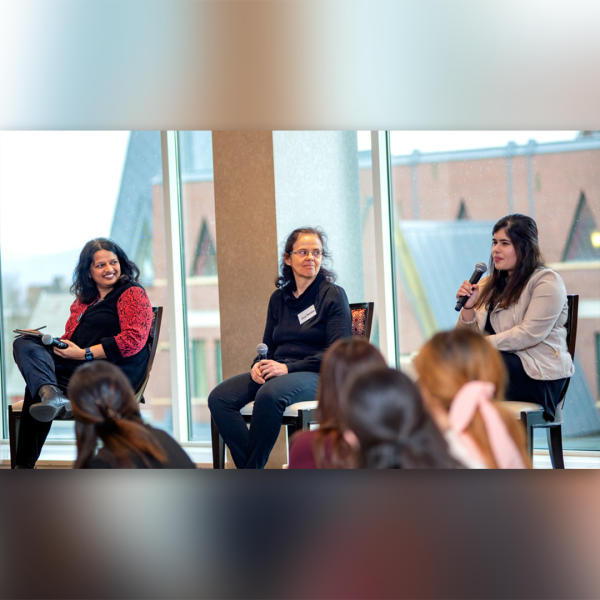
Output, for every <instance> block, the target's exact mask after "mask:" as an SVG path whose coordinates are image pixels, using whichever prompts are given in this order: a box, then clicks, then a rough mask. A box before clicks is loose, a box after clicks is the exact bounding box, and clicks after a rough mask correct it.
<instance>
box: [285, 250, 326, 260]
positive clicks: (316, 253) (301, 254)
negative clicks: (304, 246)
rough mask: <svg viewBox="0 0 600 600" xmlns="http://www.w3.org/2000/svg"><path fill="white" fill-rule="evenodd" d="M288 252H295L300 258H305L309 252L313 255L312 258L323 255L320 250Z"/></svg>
mask: <svg viewBox="0 0 600 600" xmlns="http://www.w3.org/2000/svg"><path fill="white" fill-rule="evenodd" d="M290 254H297V255H298V256H299V257H300V258H306V257H307V256H308V255H309V254H312V255H313V258H321V256H323V251H322V250H294V252H290Z"/></svg>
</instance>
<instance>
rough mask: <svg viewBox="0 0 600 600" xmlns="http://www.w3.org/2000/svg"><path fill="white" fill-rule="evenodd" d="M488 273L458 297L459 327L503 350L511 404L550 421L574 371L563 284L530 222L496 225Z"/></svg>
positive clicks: (519, 219)
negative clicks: (539, 411)
mask: <svg viewBox="0 0 600 600" xmlns="http://www.w3.org/2000/svg"><path fill="white" fill-rule="evenodd" d="M489 272H490V275H489V276H487V277H485V278H484V279H482V280H481V282H480V283H479V284H471V283H469V282H468V281H464V282H463V283H462V285H461V286H460V288H459V289H458V292H457V294H456V297H457V298H460V297H461V296H467V297H468V299H467V301H466V303H465V305H464V308H463V309H462V311H461V314H460V316H459V319H458V323H457V326H458V327H471V328H474V329H478V330H479V331H481V332H482V333H483V334H484V335H486V336H487V341H488V342H489V343H490V344H492V345H493V346H494V347H496V348H497V349H498V350H499V351H500V353H501V355H502V358H503V359H504V363H505V365H506V368H507V371H508V377H509V382H508V387H507V390H506V399H507V400H517V401H521V402H535V403H537V404H540V405H542V406H543V408H544V411H545V413H546V415H547V417H548V418H549V419H552V418H553V417H554V413H555V409H556V405H557V404H558V399H559V396H560V392H561V391H562V388H563V386H564V384H565V382H566V380H567V378H569V377H571V376H572V375H573V373H574V371H575V368H574V366H573V361H572V360H571V356H570V354H569V353H568V351H567V331H566V329H565V323H566V322H567V292H566V289H565V284H564V283H563V280H562V279H561V278H560V276H559V275H558V274H557V273H556V272H554V271H552V270H551V269H549V268H547V267H546V266H545V265H544V262H543V258H542V254H541V252H540V247H539V243H538V231H537V225H536V223H535V221H534V220H533V219H532V218H531V217H528V216H526V215H521V214H513V215H508V216H506V217H503V218H502V219H500V220H499V221H498V222H497V223H496V224H495V225H494V229H493V237H492V254H491V260H490V268H489Z"/></svg>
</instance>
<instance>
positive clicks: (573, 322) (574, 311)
mask: <svg viewBox="0 0 600 600" xmlns="http://www.w3.org/2000/svg"><path fill="white" fill-rule="evenodd" d="M578 314H579V295H578V294H572V295H568V296H567V322H566V323H565V329H566V330H567V350H568V351H569V354H570V355H571V359H572V360H573V361H575V343H576V341H577V321H578ZM569 383H571V377H569V378H568V379H567V381H566V382H565V385H564V387H563V389H562V391H561V393H560V397H559V401H558V404H557V406H556V411H555V416H554V422H555V423H561V422H562V410H563V406H564V404H565V398H566V397H567V390H568V389H569Z"/></svg>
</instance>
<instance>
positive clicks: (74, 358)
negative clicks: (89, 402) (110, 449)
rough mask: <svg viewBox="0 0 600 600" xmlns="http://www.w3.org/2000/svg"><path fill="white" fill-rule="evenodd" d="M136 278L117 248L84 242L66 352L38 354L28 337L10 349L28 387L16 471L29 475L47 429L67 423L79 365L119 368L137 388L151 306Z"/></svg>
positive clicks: (40, 348)
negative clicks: (97, 362) (70, 389)
mask: <svg viewBox="0 0 600 600" xmlns="http://www.w3.org/2000/svg"><path fill="white" fill-rule="evenodd" d="M139 276H140V270H139V269H138V267H137V266H136V265H135V264H134V263H133V262H132V261H130V260H129V259H128V258H127V255H126V254H125V252H124V251H123V249H122V248H120V247H119V246H118V245H117V244H115V242H113V241H112V240H109V239H106V238H97V239H93V240H90V241H89V242H87V244H86V245H85V246H84V247H83V250H82V251H81V254H80V255H79V261H78V263H77V266H76V267H75V271H74V273H73V285H72V286H71V292H72V293H73V294H74V295H75V301H74V302H73V304H72V305H71V315H70V317H69V319H68V321H67V324H66V326H65V334H64V335H63V336H62V338H61V340H62V341H63V342H64V343H65V344H66V348H57V347H54V348H53V347H52V346H44V345H43V344H42V342H41V340H40V339H39V338H35V337H30V336H23V337H20V338H17V339H16V340H15V341H14V344H13V354H14V358H15V362H16V364H17V366H18V368H19V370H20V371H21V374H22V375H23V378H24V379H25V383H26V388H25V399H24V403H23V413H22V417H21V427H20V431H19V441H18V445H17V458H16V466H17V468H30V469H31V468H33V467H34V465H35V463H36V461H37V459H38V457H39V455H40V452H41V450H42V446H43V445H44V442H45V440H46V438H47V437H48V433H49V432H50V427H51V425H52V421H53V420H54V419H65V418H70V417H71V416H72V415H73V410H72V408H71V403H70V402H69V400H68V398H67V397H66V396H65V391H66V389H67V385H68V383H69V380H70V378H71V375H72V374H73V372H74V371H75V370H76V369H78V368H79V367H80V366H81V365H83V364H85V363H86V362H89V361H92V360H100V359H105V360H108V361H110V362H112V363H114V364H116V365H117V366H118V367H120V369H121V370H122V371H123V372H124V374H125V375H126V377H127V378H128V379H129V381H130V383H131V385H132V386H133V388H134V389H137V388H138V387H139V385H140V384H141V382H142V381H143V378H144V376H145V372H146V364H147V362H148V353H147V352H144V351H143V349H144V347H145V345H146V341H147V340H148V334H149V332H150V326H151V324H152V306H151V304H150V300H149V299H148V295H147V294H146V291H145V290H144V288H143V287H142V286H141V285H140V284H139V283H138V279H139Z"/></svg>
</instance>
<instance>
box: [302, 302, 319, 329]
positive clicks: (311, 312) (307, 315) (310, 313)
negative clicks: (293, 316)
mask: <svg viewBox="0 0 600 600" xmlns="http://www.w3.org/2000/svg"><path fill="white" fill-rule="evenodd" d="M316 314H317V311H316V310H315V305H314V304H313V305H312V306H309V307H308V308H307V309H306V310H303V311H302V312H301V313H300V314H299V315H298V321H300V325H302V323H305V322H306V321H308V320H309V319H312V318H313V317H314V316H315V315H316Z"/></svg>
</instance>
